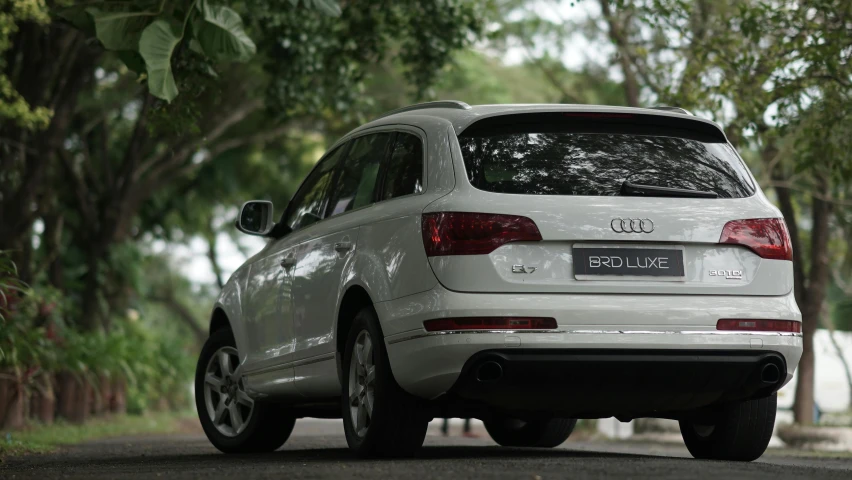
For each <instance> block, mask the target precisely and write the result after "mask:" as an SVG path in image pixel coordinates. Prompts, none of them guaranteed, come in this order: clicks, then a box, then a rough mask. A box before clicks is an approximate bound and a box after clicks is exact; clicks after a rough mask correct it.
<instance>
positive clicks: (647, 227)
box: [609, 218, 654, 233]
mask: <svg viewBox="0 0 852 480" xmlns="http://www.w3.org/2000/svg"><path fill="white" fill-rule="evenodd" d="M609 225H610V226H611V227H612V230H613V231H614V232H615V233H651V232H653V231H654V222H652V221H651V219H650V218H613V219H612V222H610V223H609Z"/></svg>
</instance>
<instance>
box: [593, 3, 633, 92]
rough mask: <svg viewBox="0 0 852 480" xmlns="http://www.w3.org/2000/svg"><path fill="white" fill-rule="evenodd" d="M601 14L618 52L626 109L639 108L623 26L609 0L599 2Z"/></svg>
mask: <svg viewBox="0 0 852 480" xmlns="http://www.w3.org/2000/svg"><path fill="white" fill-rule="evenodd" d="M600 6H601V12H602V13H603V16H604V19H605V20H606V22H607V27H608V28H609V32H608V34H609V38H610V40H611V41H612V42H613V43H614V44H615V46H616V49H617V50H618V63H619V66H621V73H622V74H623V75H624V101H625V104H626V105H627V106H628V107H638V106H639V81H638V80H637V78H636V72H635V71H633V66H632V65H633V62H632V61H631V59H630V54H629V52H628V50H627V49H628V48H630V46H629V45H628V44H627V38H626V35H625V33H624V26H623V25H621V24H620V23H619V19H618V18H616V15H615V13H614V12H613V11H612V9H611V8H610V5H609V0H600Z"/></svg>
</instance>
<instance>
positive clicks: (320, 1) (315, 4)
mask: <svg viewBox="0 0 852 480" xmlns="http://www.w3.org/2000/svg"><path fill="white" fill-rule="evenodd" d="M302 3H303V4H304V5H305V8H309V9H311V10H319V11H320V12H321V13H323V14H325V15H328V16H329V17H339V16H340V13H341V11H340V4H339V3H337V1H336V0H302ZM290 5H293V6H294V7H296V6H298V5H299V0H290Z"/></svg>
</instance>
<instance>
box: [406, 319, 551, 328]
mask: <svg viewBox="0 0 852 480" xmlns="http://www.w3.org/2000/svg"><path fill="white" fill-rule="evenodd" d="M423 327H424V328H425V329H426V331H427V332H447V331H453V330H552V329H554V328H556V319H555V318H547V317H459V318H436V319H434V320H426V321H425V322H423Z"/></svg>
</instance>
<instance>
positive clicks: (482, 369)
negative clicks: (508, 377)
mask: <svg viewBox="0 0 852 480" xmlns="http://www.w3.org/2000/svg"><path fill="white" fill-rule="evenodd" d="M501 378H503V367H502V366H500V364H499V363H497V362H495V361H493V360H489V361H487V362H484V363H482V365H480V366H479V367H477V369H476V381H477V382H482V383H487V382H496V381H497V380H500V379H501Z"/></svg>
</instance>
